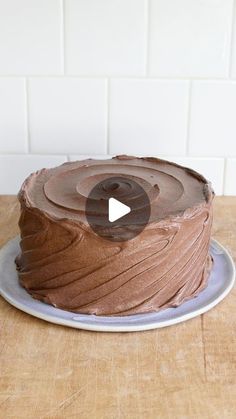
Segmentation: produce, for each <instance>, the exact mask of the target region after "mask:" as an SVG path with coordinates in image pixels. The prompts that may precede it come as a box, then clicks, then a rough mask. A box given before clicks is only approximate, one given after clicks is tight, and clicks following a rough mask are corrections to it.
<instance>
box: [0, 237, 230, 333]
mask: <svg viewBox="0 0 236 419" xmlns="http://www.w3.org/2000/svg"><path fill="white" fill-rule="evenodd" d="M19 251H20V247H19V237H16V238H14V239H12V240H10V241H9V242H8V243H7V244H6V245H5V246H4V247H3V248H2V249H1V250H0V294H1V295H2V297H3V298H5V300H6V301H8V302H9V303H10V304H12V305H13V306H15V307H16V308H18V309H20V310H22V311H25V312H26V313H28V314H31V315H32V316H35V317H39V318H40V319H43V320H46V321H48V322H52V323H56V324H61V325H64V326H69V327H75V328H77V329H86V330H95V331H103V332H134V331H139V330H149V329H156V328H159V327H165V326H170V325H172V324H176V323H180V322H183V321H185V320H188V319H191V318H193V317H196V316H198V315H199V314H202V313H205V312H206V311H208V310H210V309H211V308H213V307H214V306H215V305H216V304H218V303H219V302H220V301H221V300H223V298H225V297H226V295H227V294H228V293H229V292H230V290H231V288H232V287H233V284H234V280H235V266H234V262H233V260H232V258H231V256H230V255H229V253H228V252H227V250H226V249H225V248H224V247H223V246H222V245H220V244H219V243H218V242H216V241H215V240H212V241H211V247H210V252H211V255H212V256H213V258H214V265H213V270H212V272H211V275H210V278H209V282H208V286H207V288H206V289H205V290H204V291H202V292H201V293H200V294H199V295H198V296H197V297H196V298H193V299H192V300H189V301H187V302H186V303H184V304H182V305H181V306H180V307H177V308H169V309H166V310H162V311H160V312H158V313H149V314H136V315H131V316H123V317H111V316H110V317H109V316H107V317H104V316H103V317H102V316H95V315H88V314H78V313H72V312H69V311H64V310H60V309H58V308H55V307H52V306H50V305H48V304H45V303H42V302H40V301H37V300H34V299H33V298H32V297H31V296H30V295H29V294H28V293H27V292H26V291H25V290H24V288H22V287H21V286H20V285H19V282H18V276H17V271H16V267H15V263H14V260H15V257H16V255H17V254H18V253H19Z"/></svg>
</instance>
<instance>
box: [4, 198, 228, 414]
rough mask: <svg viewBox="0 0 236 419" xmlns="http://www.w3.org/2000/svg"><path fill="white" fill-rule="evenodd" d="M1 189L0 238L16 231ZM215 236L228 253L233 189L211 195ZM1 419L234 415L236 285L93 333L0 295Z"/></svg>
mask: <svg viewBox="0 0 236 419" xmlns="http://www.w3.org/2000/svg"><path fill="white" fill-rule="evenodd" d="M18 216H19V207H18V204H17V200H16V198H15V197H9V196H8V197H7V196H5V197H3V196H2V197H0V246H2V245H3V244H4V243H5V242H7V241H8V240H9V239H10V238H12V237H14V236H15V235H16V234H17V233H18V227H17V220H18ZM214 220H215V221H214V228H213V236H214V237H215V238H216V239H217V240H219V241H220V242H221V243H222V244H223V245H224V246H226V248H228V249H229V250H230V252H231V254H232V256H233V257H234V260H235V259H236V234H235V233H236V197H234V198H233V197H218V198H216V199H215V219H214ZM0 418H3V419H5V418H16V419H20V418H24V419H26V418H79V419H93V418H98V419H100V418H102V419H123V418H124V419H126V418H128V419H129V418H134V419H139V418H142V419H143V418H144V419H146V418H147V419H149V418H154V419H156V418H161V419H165V418H170V419H173V418H174V419H175V418H180V419H189V418H194V419H196V418H197V419H198V418H200V419H202V418H209V419H217V418H219V419H226V418H227V419H228V418H232V419H235V418H236V290H235V289H233V291H232V292H231V294H230V295H229V296H228V297H227V298H226V299H225V300H224V301H223V302H221V303H220V304H219V305H217V306H216V307H215V308H214V309H213V310H211V311H210V312H208V313H206V314H204V315H202V316H199V317H197V318H195V319H193V320H189V321H187V322H186V323H181V324H179V325H175V326H172V327H168V328H164V329H159V330H158V329H157V330H153V331H147V332H139V333H116V334H112V333H96V332H86V331H79V330H76V329H70V328H66V327H62V326H56V325H54V324H50V323H47V322H44V321H43V320H39V319H36V318H34V317H31V316H29V315H27V314H25V313H23V312H21V311H19V310H17V309H15V308H14V307H12V306H10V305H9V304H8V303H7V302H5V301H4V300H3V299H2V298H0Z"/></svg>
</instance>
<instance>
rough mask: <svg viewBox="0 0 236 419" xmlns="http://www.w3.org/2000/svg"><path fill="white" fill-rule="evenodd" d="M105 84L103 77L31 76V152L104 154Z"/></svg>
mask: <svg viewBox="0 0 236 419" xmlns="http://www.w3.org/2000/svg"><path fill="white" fill-rule="evenodd" d="M106 84H107V82H106V80H102V79H101V80H98V79H78V78H37V79H30V80H29V88H28V91H29V130H30V143H31V151H32V152H33V153H43V152H45V153H68V152H71V153H79V152H81V153H86V152H87V153H99V152H101V153H102V152H103V153H105V152H106V130H107V111H106V106H107V104H106V101H107V86H106Z"/></svg>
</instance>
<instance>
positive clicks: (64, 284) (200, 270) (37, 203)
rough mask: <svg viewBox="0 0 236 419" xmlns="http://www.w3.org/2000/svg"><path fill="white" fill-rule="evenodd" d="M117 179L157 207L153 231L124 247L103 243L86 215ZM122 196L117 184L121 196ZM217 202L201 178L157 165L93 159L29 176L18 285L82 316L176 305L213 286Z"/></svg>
mask: <svg viewBox="0 0 236 419" xmlns="http://www.w3.org/2000/svg"><path fill="white" fill-rule="evenodd" d="M112 176H113V177H114V176H119V177H120V178H122V176H124V177H126V178H132V179H133V180H135V181H136V182H137V183H139V184H140V185H141V186H142V187H143V188H144V189H145V191H146V193H147V194H148V196H149V200H150V205H151V216H150V220H149V224H148V225H147V226H146V228H145V229H144V230H143V231H142V233H140V234H139V235H138V236H137V237H135V238H133V239H132V240H128V241H124V242H111V241H108V240H106V239H105V238H102V237H99V236H97V235H96V234H95V233H94V231H92V229H91V228H90V226H89V224H88V222H87V219H86V216H85V205H86V198H87V197H88V195H89V192H90V191H91V189H92V188H93V187H94V186H95V185H96V184H97V183H98V182H101V181H102V180H104V181H105V180H106V179H107V178H110V177H112ZM126 187H128V186H127V185H126V186H125V183H124V182H120V185H119V188H120V191H121V193H126V191H125V190H124V188H126ZM213 196H214V192H213V190H212V188H211V185H210V183H209V182H208V181H207V180H206V179H205V178H204V177H203V176H201V175H200V174H198V173H197V172H195V171H193V170H191V169H188V168H184V167H181V166H179V165H177V164H174V163H171V162H167V161H165V160H160V159H156V158H152V157H146V158H137V157H132V156H116V157H114V158H112V159H109V160H93V159H88V160H83V161H76V162H70V163H65V164H63V165H61V166H59V167H56V168H53V169H42V170H40V171H38V172H36V173H33V174H31V175H30V176H29V177H28V178H27V179H26V180H25V182H24V183H23V185H22V188H21V190H20V192H19V194H18V197H19V201H20V203H21V216H20V220H19V227H20V231H21V253H20V255H19V256H18V257H17V259H16V264H17V269H18V274H19V280H20V283H21V284H22V286H23V287H25V288H26V290H27V291H28V292H29V293H30V294H31V295H32V296H33V297H34V298H37V299H39V300H41V301H44V302H46V303H49V304H52V305H54V306H55V307H59V308H61V309H65V310H70V311H73V312H76V313H89V314H96V315H129V314H135V313H145V312H153V311H158V310H160V309H162V308H166V307H175V306H178V305H179V304H181V303H183V301H185V300H187V299H189V298H192V297H194V296H196V295H198V293H199V292H200V291H201V290H202V289H203V288H204V287H205V286H206V284H207V278H208V276H209V272H210V269H211V264H212V260H211V257H210V256H209V241H210V234H211V224H212V198H213ZM98 223H99V214H98ZM130 227H132V226H124V227H123V228H124V229H126V228H127V231H128V229H129V228H130Z"/></svg>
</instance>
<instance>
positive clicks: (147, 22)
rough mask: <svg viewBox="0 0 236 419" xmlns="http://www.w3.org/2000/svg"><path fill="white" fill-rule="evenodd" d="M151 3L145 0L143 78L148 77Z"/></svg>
mask: <svg viewBox="0 0 236 419" xmlns="http://www.w3.org/2000/svg"><path fill="white" fill-rule="evenodd" d="M150 9H151V3H150V0H146V7H145V15H146V19H145V37H146V39H145V40H146V50H145V77H146V78H147V77H148V75H149V64H150V63H149V55H150V13H151V10H150Z"/></svg>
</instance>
